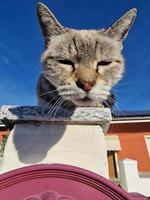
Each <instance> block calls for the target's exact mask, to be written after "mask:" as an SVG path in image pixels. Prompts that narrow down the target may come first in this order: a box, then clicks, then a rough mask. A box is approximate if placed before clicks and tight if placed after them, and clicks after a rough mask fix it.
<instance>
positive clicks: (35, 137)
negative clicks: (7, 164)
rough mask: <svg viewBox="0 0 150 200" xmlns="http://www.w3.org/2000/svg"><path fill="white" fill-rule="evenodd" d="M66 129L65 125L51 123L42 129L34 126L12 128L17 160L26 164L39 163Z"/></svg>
mask: <svg viewBox="0 0 150 200" xmlns="http://www.w3.org/2000/svg"><path fill="white" fill-rule="evenodd" d="M65 129H66V125H64V124H57V126H55V125H54V124H53V123H52V124H51V125H48V124H45V125H44V126H43V127H42V126H41V127H40V125H39V126H37V125H35V124H18V125H17V126H15V128H14V137H13V142H14V145H15V148H16V151H17V153H18V157H19V160H20V161H21V162H23V163H26V164H36V163H39V162H41V161H42V160H43V159H44V158H45V157H46V155H47V152H48V150H49V149H50V148H53V146H54V145H55V144H56V143H57V142H59V140H60V139H61V138H62V136H63V134H64V132H65Z"/></svg>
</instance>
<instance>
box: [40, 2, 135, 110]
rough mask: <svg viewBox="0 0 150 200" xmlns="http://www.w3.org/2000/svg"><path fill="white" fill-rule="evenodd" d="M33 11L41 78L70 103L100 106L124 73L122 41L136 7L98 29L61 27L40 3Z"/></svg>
mask: <svg viewBox="0 0 150 200" xmlns="http://www.w3.org/2000/svg"><path fill="white" fill-rule="evenodd" d="M37 14H38V18H39V22H40V25H41V29H42V32H43V36H44V39H45V47H46V49H45V51H44V53H43V56H42V73H43V75H44V76H45V78H46V79H47V80H48V81H49V82H50V83H51V84H53V85H54V86H55V87H56V88H57V90H58V93H59V95H61V96H62V97H63V98H64V99H69V100H71V101H72V102H73V104H75V105H77V106H100V105H101V104H102V102H103V101H105V100H106V99H107V97H108V95H109V94H110V90H111V89H112V87H113V86H114V85H115V84H116V83H117V82H118V81H119V80H120V79H121V77H122V74H123V72H124V59H123V57H122V54H121V50H122V42H123V40H124V39H125V38H126V36H127V34H128V31H129V29H130V28H131V26H132V24H133V22H134V20H135V17H136V9H131V10H130V11H128V12H127V13H126V14H125V15H124V16H123V17H122V18H120V19H119V20H118V21H117V22H116V23H115V24H114V25H113V26H112V27H110V28H107V29H100V30H75V29H69V28H65V27H63V26H62V25H61V24H60V23H59V22H58V21H57V20H56V18H55V17H54V15H53V14H52V13H51V12H50V10H49V9H48V8H47V7H46V6H45V5H43V4H42V3H38V5H37Z"/></svg>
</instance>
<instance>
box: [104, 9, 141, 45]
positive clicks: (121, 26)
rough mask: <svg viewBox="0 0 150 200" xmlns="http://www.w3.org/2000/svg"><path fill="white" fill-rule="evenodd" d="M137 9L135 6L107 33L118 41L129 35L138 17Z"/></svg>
mask: <svg viewBox="0 0 150 200" xmlns="http://www.w3.org/2000/svg"><path fill="white" fill-rule="evenodd" d="M136 14H137V9H136V8H133V9H131V10H129V11H128V12H127V13H125V15H123V16H122V17H121V18H120V19H119V20H118V21H117V22H116V23H115V24H113V26H112V27H110V28H108V29H107V30H106V31H105V34H106V35H107V36H108V37H110V38H113V39H116V40H117V41H118V42H122V41H123V40H124V39H125V38H126V37H127V35H128V32H129V30H130V28H131V26H132V24H133V23H134V20H135V18H136Z"/></svg>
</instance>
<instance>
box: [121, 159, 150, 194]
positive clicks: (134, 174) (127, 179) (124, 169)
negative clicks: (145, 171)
mask: <svg viewBox="0 0 150 200" xmlns="http://www.w3.org/2000/svg"><path fill="white" fill-rule="evenodd" d="M119 170H120V180H121V186H122V188H123V189H125V190H126V191H128V192H138V193H141V194H143V195H145V196H150V178H141V177H139V173H138V168H137V161H136V160H130V159H125V160H123V161H119Z"/></svg>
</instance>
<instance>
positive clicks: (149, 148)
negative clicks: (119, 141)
mask: <svg viewBox="0 0 150 200" xmlns="http://www.w3.org/2000/svg"><path fill="white" fill-rule="evenodd" d="M145 142H146V146H147V151H148V154H149V157H150V135H146V136H145Z"/></svg>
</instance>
